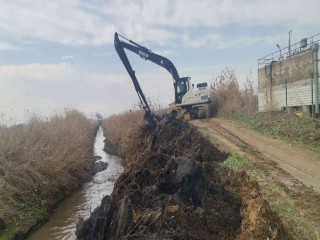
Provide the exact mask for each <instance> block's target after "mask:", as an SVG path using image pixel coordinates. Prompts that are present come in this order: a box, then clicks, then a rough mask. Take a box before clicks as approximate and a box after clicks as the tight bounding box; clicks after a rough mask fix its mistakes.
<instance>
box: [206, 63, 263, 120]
mask: <svg viewBox="0 0 320 240" xmlns="http://www.w3.org/2000/svg"><path fill="white" fill-rule="evenodd" d="M210 96H211V99H212V103H211V104H210V105H209V112H210V115H212V116H217V115H220V116H226V117H229V116H231V115H234V114H239V113H242V114H253V113H256V112H257V111H258V97H257V95H256V94H255V92H254V87H253V82H252V81H250V80H249V79H247V82H246V83H245V84H244V87H243V88H241V87H240V86H239V82H238V79H237V76H236V74H235V72H234V71H233V70H230V69H228V68H227V69H226V70H225V71H223V72H222V73H221V74H220V75H219V76H218V77H217V78H216V79H215V80H214V81H213V83H212V84H211V89H210Z"/></svg>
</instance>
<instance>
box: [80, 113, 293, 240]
mask: <svg viewBox="0 0 320 240" xmlns="http://www.w3.org/2000/svg"><path fill="white" fill-rule="evenodd" d="M132 151H133V152H132V156H136V157H135V159H132V160H131V161H129V162H128V164H127V166H126V169H125V172H124V173H123V174H122V175H121V176H120V177H119V179H118V180H117V181H116V183H115V186H114V190H113V193H112V195H111V196H105V197H104V198H103V200H102V202H101V205H100V206H99V207H98V208H97V209H95V210H94V212H93V213H92V214H91V216H90V218H89V219H87V220H85V221H84V222H82V223H80V224H78V227H77V233H76V234H77V237H78V239H95V240H100V239H290V237H289V236H288V234H287V233H286V231H285V229H284V228H283V225H282V223H281V221H280V220H279V218H278V217H277V216H275V215H274V214H273V213H272V211H271V210H270V207H269V204H268V203H267V202H266V201H265V200H264V199H263V198H262V197H261V195H260V190H259V186H258V184H257V183H256V182H253V181H252V180H250V178H249V177H248V175H247V174H246V173H245V172H241V173H240V174H239V173H238V174H236V173H234V172H232V171H230V170H227V169H225V168H223V167H221V166H220V165H219V162H221V161H223V160H225V159H226V158H227V156H228V155H227V154H226V153H223V152H221V151H219V150H218V149H217V148H216V147H214V146H213V145H212V144H211V143H210V142H209V140H207V139H206V138H205V137H203V136H202V135H201V134H200V133H199V132H198V130H197V129H196V128H194V127H192V126H191V125H189V124H188V123H186V122H184V121H182V120H178V119H176V118H175V115H174V114H169V115H166V116H164V117H163V118H162V120H161V121H160V122H159V123H158V124H157V125H156V126H155V128H153V129H152V130H150V129H149V130H148V129H146V128H142V129H141V135H140V137H139V139H137V141H136V145H135V146H132ZM128 157H129V156H128Z"/></svg>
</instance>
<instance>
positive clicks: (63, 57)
mask: <svg viewBox="0 0 320 240" xmlns="http://www.w3.org/2000/svg"><path fill="white" fill-rule="evenodd" d="M72 58H74V56H72V55H67V56H62V57H61V59H72Z"/></svg>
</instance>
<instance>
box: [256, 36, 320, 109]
mask: <svg viewBox="0 0 320 240" xmlns="http://www.w3.org/2000/svg"><path fill="white" fill-rule="evenodd" d="M319 41H320V34H317V35H315V36H313V37H310V38H308V39H306V38H305V39H303V40H301V42H299V43H295V44H293V45H291V46H290V47H287V48H284V49H281V50H280V51H277V52H274V53H272V54H269V55H267V56H265V57H263V58H260V59H259V60H258V65H259V67H258V81H259V82H258V90H259V92H258V99H259V111H260V112H265V111H282V110H288V111H305V112H309V113H310V114H315V115H319V102H320V84H319V72H318V69H319V60H318V56H319V53H318V52H319V44H318V42H319ZM285 51H286V53H284V54H282V53H283V52H285Z"/></svg>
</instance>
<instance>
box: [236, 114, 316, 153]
mask: <svg viewBox="0 0 320 240" xmlns="http://www.w3.org/2000/svg"><path fill="white" fill-rule="evenodd" d="M230 117H231V118H232V119H235V120H237V121H239V122H241V123H244V124H245V125H247V126H248V127H250V128H252V129H254V130H256V131H259V132H261V133H263V134H266V135H269V136H272V137H274V138H280V139H282V140H285V141H287V142H289V143H295V144H296V143H298V144H302V145H303V146H305V147H307V148H309V149H312V150H314V151H317V152H320V122H319V121H318V120H316V119H314V118H311V117H309V116H305V115H303V116H302V117H298V116H297V115H296V114H294V113H292V114H287V113H285V112H268V113H257V114H254V115H248V114H234V115H233V116H230Z"/></svg>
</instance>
